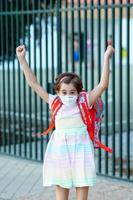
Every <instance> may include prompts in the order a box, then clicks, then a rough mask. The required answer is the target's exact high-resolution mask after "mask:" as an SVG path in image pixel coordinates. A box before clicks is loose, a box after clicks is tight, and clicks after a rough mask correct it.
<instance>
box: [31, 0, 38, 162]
mask: <svg viewBox="0 0 133 200" xmlns="http://www.w3.org/2000/svg"><path fill="white" fill-rule="evenodd" d="M32 3H33V5H32V9H33V10H35V0H33V1H32ZM32 17H33V32H34V34H33V35H34V42H33V43H34V44H33V46H34V53H33V54H34V74H35V75H36V76H37V69H36V15H35V14H34V13H33V15H32ZM34 131H35V133H37V94H36V93H34ZM37 142H38V138H37V137H35V146H34V148H35V149H34V153H35V160H37V155H38V144H37Z"/></svg>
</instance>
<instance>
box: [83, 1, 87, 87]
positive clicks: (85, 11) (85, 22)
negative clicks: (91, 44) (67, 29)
mask: <svg viewBox="0 0 133 200" xmlns="http://www.w3.org/2000/svg"><path fill="white" fill-rule="evenodd" d="M84 6H85V9H84V68H85V89H86V90H87V91H88V81H87V80H88V62H87V61H88V55H87V30H88V29H87V9H86V7H87V0H85V1H84Z"/></svg>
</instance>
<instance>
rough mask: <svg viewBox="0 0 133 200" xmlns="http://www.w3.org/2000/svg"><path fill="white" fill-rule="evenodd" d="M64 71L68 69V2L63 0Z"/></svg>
mask: <svg viewBox="0 0 133 200" xmlns="http://www.w3.org/2000/svg"><path fill="white" fill-rule="evenodd" d="M65 9H66V11H65V71H68V10H67V9H68V2H67V1H65Z"/></svg>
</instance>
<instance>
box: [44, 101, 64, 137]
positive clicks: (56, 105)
mask: <svg viewBox="0 0 133 200" xmlns="http://www.w3.org/2000/svg"><path fill="white" fill-rule="evenodd" d="M61 106H62V102H61V101H60V99H59V97H56V98H55V99H54V101H53V102H52V105H51V110H52V117H51V121H50V124H49V128H48V129H47V130H46V131H44V132H43V133H42V134H41V135H47V134H48V133H49V132H50V131H51V130H52V129H53V128H54V126H55V116H56V114H57V112H58V110H59V109H60V108H61Z"/></svg>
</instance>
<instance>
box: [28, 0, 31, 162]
mask: <svg viewBox="0 0 133 200" xmlns="http://www.w3.org/2000/svg"><path fill="white" fill-rule="evenodd" d="M27 10H28V11H29V10H30V9H29V0H27ZM30 17H31V16H30V14H29V13H28V14H27V31H28V50H29V56H28V63H29V66H31V40H30ZM28 100H29V101H28V102H29V106H28V108H29V110H28V116H29V158H30V159H32V137H31V134H32V119H31V115H32V106H31V105H32V98H31V88H30V87H29V88H28Z"/></svg>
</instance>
